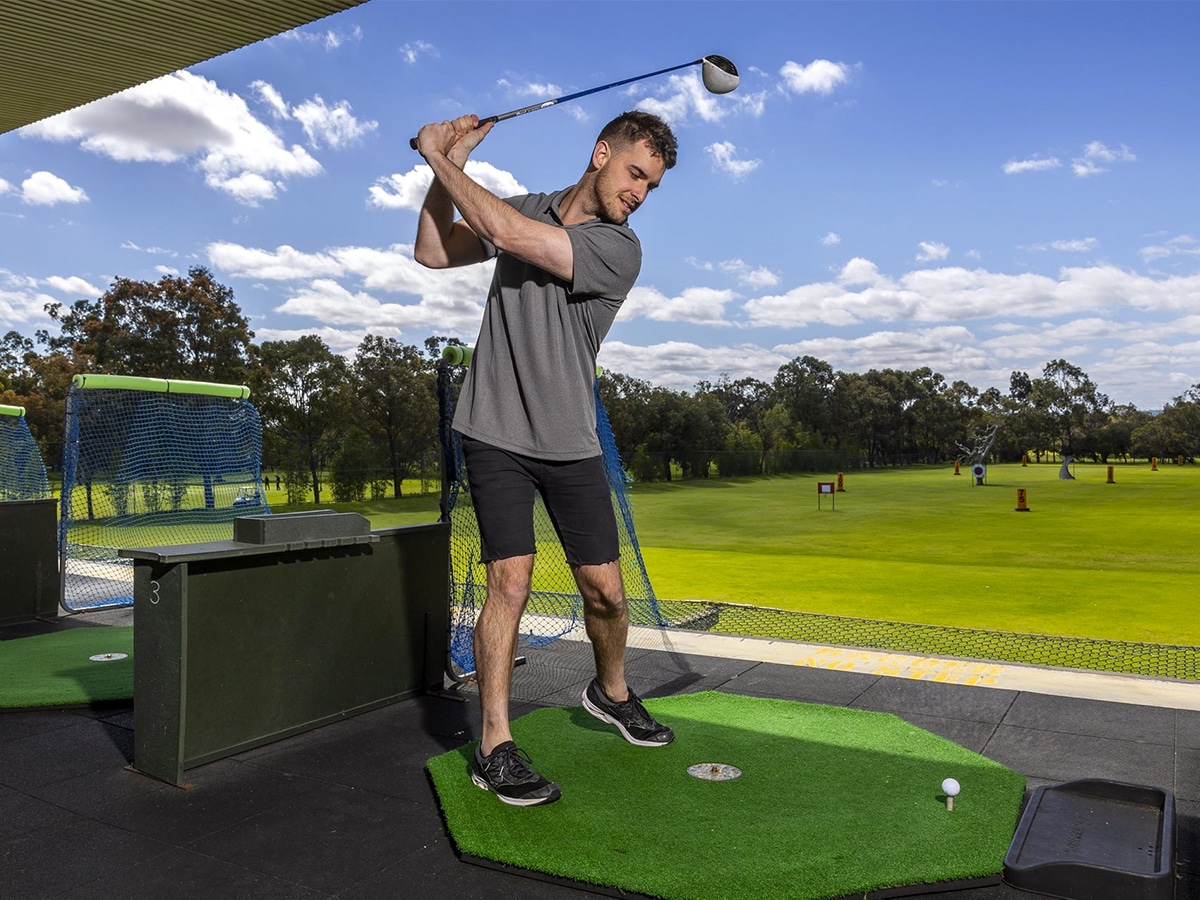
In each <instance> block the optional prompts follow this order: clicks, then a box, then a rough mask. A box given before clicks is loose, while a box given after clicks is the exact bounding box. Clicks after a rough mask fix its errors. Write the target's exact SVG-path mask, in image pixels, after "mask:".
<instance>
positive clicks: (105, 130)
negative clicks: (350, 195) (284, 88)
mask: <svg viewBox="0 0 1200 900" xmlns="http://www.w3.org/2000/svg"><path fill="white" fill-rule="evenodd" d="M260 94H261V90H260ZM19 133H20V134H21V136H22V137H25V138H41V139H43V140H49V141H59V142H66V141H79V145H80V146H81V147H82V148H83V149H85V150H88V151H91V152H93V153H99V154H101V155H104V156H108V157H110V158H112V159H115V160H118V161H121V162H159V163H179V162H185V161H188V160H192V161H194V162H195V164H196V165H197V166H198V168H199V169H200V170H201V171H202V172H204V176H205V182H206V183H207V184H208V185H209V186H210V187H212V188H214V189H216V190H220V191H224V192H225V193H227V194H229V195H230V196H232V197H233V198H234V199H235V200H237V201H239V202H241V203H245V204H248V205H251V206H255V205H257V204H258V203H259V201H261V200H268V199H271V198H273V197H275V196H276V195H277V192H278V191H279V190H281V189H283V188H284V187H285V186H286V181H287V179H289V178H304V177H311V176H313V175H316V174H318V173H319V172H321V171H322V168H321V164H320V163H319V162H317V161H316V160H315V159H314V158H313V157H312V156H310V155H309V153H308V151H306V150H305V149H304V148H303V147H301V146H299V145H295V144H293V145H292V146H291V147H287V146H285V145H284V142H283V141H282V140H281V139H280V137H279V135H277V134H276V133H275V132H274V131H273V130H271V129H270V128H268V127H267V126H266V125H264V124H263V123H262V122H260V121H259V120H258V119H256V118H255V117H254V115H253V114H252V113H251V112H250V110H249V109H248V108H247V106H246V102H245V101H244V100H243V99H242V98H241V97H239V96H238V95H237V94H232V93H229V92H227V91H223V90H221V89H220V88H219V87H218V86H217V85H216V84H215V83H214V82H212V81H209V80H208V79H206V78H202V77H200V76H198V75H193V74H192V73H190V72H187V71H182V72H176V73H174V74H172V75H166V76H163V77H162V78H156V79H154V80H153V81H150V82H147V83H146V84H142V85H138V86H137V87H133V88H130V89H129V90H126V91H122V92H121V93H119V94H115V95H113V96H111V97H105V98H103V99H101V100H96V101H95V102H93V103H89V104H87V105H86V106H81V107H79V108H78V109H73V110H70V111H68V112H65V113H60V114H59V115H57V116H53V117H51V118H49V119H45V120H43V121H41V122H37V123H35V124H33V125H29V126H26V127H25V128H22V129H21V130H20V132H19Z"/></svg>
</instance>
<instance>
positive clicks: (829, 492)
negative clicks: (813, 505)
mask: <svg viewBox="0 0 1200 900" xmlns="http://www.w3.org/2000/svg"><path fill="white" fill-rule="evenodd" d="M833 491H834V486H833V482H832V481H818V482H817V509H820V508H821V498H822V497H828V498H829V501H830V503H832V504H833V508H834V509H837V499H836V498H835V497H834V495H833Z"/></svg>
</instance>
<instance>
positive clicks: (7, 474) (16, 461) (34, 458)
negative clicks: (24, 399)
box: [0, 405, 52, 502]
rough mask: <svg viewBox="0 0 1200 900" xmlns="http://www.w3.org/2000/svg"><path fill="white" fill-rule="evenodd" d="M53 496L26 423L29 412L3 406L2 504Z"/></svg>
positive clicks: (0, 440) (0, 446) (0, 409)
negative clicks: (8, 501) (7, 501)
mask: <svg viewBox="0 0 1200 900" xmlns="http://www.w3.org/2000/svg"><path fill="white" fill-rule="evenodd" d="M51 496H52V494H51V493H50V482H49V480H48V479H47V478H46V466H45V464H44V463H43V462H42V453H41V451H40V450H39V449H38V445H37V441H36V440H34V437H33V434H32V433H30V431H29V423H28V422H26V421H25V409H24V408H23V407H20V406H8V405H0V502H2V501H5V500H45V499H48V498H49V497H51Z"/></svg>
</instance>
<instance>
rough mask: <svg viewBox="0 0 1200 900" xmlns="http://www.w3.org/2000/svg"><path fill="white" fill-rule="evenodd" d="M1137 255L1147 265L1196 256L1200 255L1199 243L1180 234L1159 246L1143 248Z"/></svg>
mask: <svg viewBox="0 0 1200 900" xmlns="http://www.w3.org/2000/svg"><path fill="white" fill-rule="evenodd" d="M1139 253H1141V256H1142V259H1143V260H1145V261H1146V262H1148V263H1149V262H1154V261H1155V260H1157V259H1166V258H1167V257H1171V256H1197V255H1200V241H1197V240H1196V239H1195V238H1194V237H1192V236H1191V235H1190V234H1181V235H1178V236H1177V237H1173V238H1171V239H1170V240H1168V241H1164V242H1163V243H1161V244H1155V245H1152V246H1149V247H1143V248H1142V249H1141V250H1140V251H1139Z"/></svg>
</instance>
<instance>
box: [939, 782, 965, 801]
mask: <svg viewBox="0 0 1200 900" xmlns="http://www.w3.org/2000/svg"><path fill="white" fill-rule="evenodd" d="M960 790H961V788H960V787H959V786H958V782H957V781H955V780H954V779H953V778H947V779H946V780H945V781H943V782H942V793H943V794H945V795H946V796H947V797H957V796H958V792H959V791H960Z"/></svg>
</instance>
